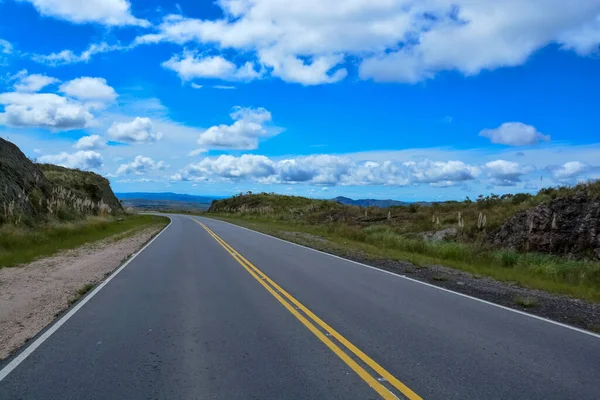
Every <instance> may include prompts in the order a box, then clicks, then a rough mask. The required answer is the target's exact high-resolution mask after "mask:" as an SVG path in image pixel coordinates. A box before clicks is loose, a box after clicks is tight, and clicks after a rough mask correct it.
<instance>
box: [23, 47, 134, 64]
mask: <svg viewBox="0 0 600 400" xmlns="http://www.w3.org/2000/svg"><path fill="white" fill-rule="evenodd" d="M128 48H129V47H125V46H121V45H118V44H113V45H111V44H108V43H106V42H102V43H92V44H91V45H90V46H89V47H88V48H87V49H86V50H84V51H82V52H81V53H80V54H77V53H75V52H74V51H72V50H62V51H59V52H58V53H50V54H47V55H42V54H34V55H32V56H31V59H32V60H33V61H35V62H38V63H42V64H48V65H51V66H57V65H66V64H75V63H81V62H89V61H90V60H91V59H92V57H93V56H94V55H96V54H101V53H108V52H110V51H117V50H126V49H128Z"/></svg>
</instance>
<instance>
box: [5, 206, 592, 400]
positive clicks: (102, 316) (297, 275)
mask: <svg viewBox="0 0 600 400" xmlns="http://www.w3.org/2000/svg"><path fill="white" fill-rule="evenodd" d="M171 218H172V223H171V225H170V226H169V227H168V228H167V229H166V230H165V231H163V232H162V233H161V235H160V236H158V237H157V238H156V240H154V241H153V242H152V243H151V244H150V245H149V246H148V247H147V248H146V249H145V250H143V251H142V252H140V253H139V255H137V257H135V258H134V259H133V260H132V261H131V262H130V263H129V264H128V265H127V266H126V267H125V268H123V269H122V270H120V272H118V273H117V274H115V275H113V276H112V279H111V280H110V281H109V282H108V283H106V285H105V286H103V287H102V288H101V289H99V290H96V291H94V292H92V293H91V294H90V295H88V297H86V298H85V299H84V300H83V303H80V304H79V305H78V306H77V307H76V309H75V310H73V311H72V312H71V313H69V314H67V316H66V317H63V318H62V319H60V320H59V322H58V323H57V325H58V326H59V327H58V328H57V325H54V326H53V327H51V328H50V329H49V330H48V331H46V333H45V334H44V335H41V336H39V337H38V338H37V339H35V340H32V343H33V344H32V347H31V348H28V349H26V350H25V352H24V353H22V354H21V355H20V356H19V357H17V358H16V359H13V360H12V361H11V360H8V361H10V363H9V362H5V363H4V364H2V365H0V368H3V369H2V370H1V371H0V379H1V381H0V399H44V400H48V399H128V400H135V399H381V398H384V399H393V398H409V399H419V398H424V399H445V400H447V399H461V400H464V399H478V400H479V399H503V400H505V399H528V400H531V399H544V400H548V399H598V398H600V379H599V378H600V338H599V337H598V336H594V335H591V334H586V333H583V332H581V331H577V330H575V329H569V328H567V327H564V326H560V325H557V324H553V323H550V322H548V321H545V320H540V319H537V318H534V317H531V316H528V315H523V314H520V313H517V312H513V311H509V310H506V309H504V308H501V307H497V306H494V305H490V304H487V303H485V302H481V301H477V300H474V299H472V298H468V297H465V296H462V295H458V294H455V293H451V292H448V291H444V290H440V289H438V288H434V287H431V286H428V285H425V284H422V283H418V282H415V281H412V280H408V279H405V278H402V277H398V276H395V275H393V274H390V273H387V272H384V271H380V270H376V269H373V268H369V267H366V266H363V265H360V264H357V263H354V262H351V261H346V260H343V259H340V258H337V257H334V256H330V255H326V254H323V253H320V252H317V251H314V250H310V249H306V248H303V247H300V246H297V245H294V244H291V243H287V242H284V241H281V240H278V239H275V238H271V237H268V236H266V235H262V234H259V233H256V232H252V231H249V230H246V229H243V228H240V227H236V226H234V225H231V224H227V223H224V222H220V221H215V220H210V219H206V218H200V217H197V218H195V219H192V218H189V217H186V216H172V217H171ZM32 348H35V349H34V350H33V351H32Z"/></svg>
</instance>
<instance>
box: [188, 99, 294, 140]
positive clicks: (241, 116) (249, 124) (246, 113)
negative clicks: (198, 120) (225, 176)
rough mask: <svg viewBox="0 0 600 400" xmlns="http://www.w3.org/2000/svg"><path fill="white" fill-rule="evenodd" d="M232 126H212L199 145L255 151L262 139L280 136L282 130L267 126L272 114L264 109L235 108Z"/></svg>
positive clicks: (203, 134)
mask: <svg viewBox="0 0 600 400" xmlns="http://www.w3.org/2000/svg"><path fill="white" fill-rule="evenodd" d="M230 116H231V118H232V119H233V120H234V121H235V122H234V123H233V124H232V125H217V126H212V127H210V128H208V129H207V130H205V131H204V132H202V133H201V134H200V137H199V138H198V141H197V142H198V144H199V145H200V146H201V147H203V148H207V149H236V150H254V149H256V148H258V143H259V141H260V140H261V139H266V138H269V137H272V136H275V135H277V134H279V133H280V132H281V131H282V130H281V129H280V128H276V127H271V126H267V125H266V124H267V123H268V122H270V121H271V120H272V116H271V113H270V112H269V111H267V110H266V109H264V108H242V107H235V108H234V110H233V112H232V113H231V114H230Z"/></svg>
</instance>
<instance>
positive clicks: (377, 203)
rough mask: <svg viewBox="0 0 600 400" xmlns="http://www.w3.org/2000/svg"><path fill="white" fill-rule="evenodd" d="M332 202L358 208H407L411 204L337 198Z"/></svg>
mask: <svg viewBox="0 0 600 400" xmlns="http://www.w3.org/2000/svg"><path fill="white" fill-rule="evenodd" d="M332 200H333V201H337V202H338V203H342V204H347V205H351V206H360V207H379V208H386V207H393V206H407V205H409V204H411V203H406V202H404V201H398V200H377V199H360V200H353V199H350V198H348V197H343V196H338V197H336V198H335V199H332Z"/></svg>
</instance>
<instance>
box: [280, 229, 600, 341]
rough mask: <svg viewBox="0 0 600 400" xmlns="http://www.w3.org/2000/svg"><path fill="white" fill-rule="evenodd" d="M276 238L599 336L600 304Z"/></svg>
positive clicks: (291, 235) (292, 237) (320, 241)
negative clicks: (575, 327) (585, 330)
mask: <svg viewBox="0 0 600 400" xmlns="http://www.w3.org/2000/svg"><path fill="white" fill-rule="evenodd" d="M271 234H273V233H272V232H271ZM276 236H279V237H281V238H282V239H285V240H289V241H291V242H294V243H298V244H301V245H304V246H307V247H311V248H314V249H317V250H321V251H325V252H327V253H331V254H335V255H338V256H340V257H343V258H346V259H349V260H353V261H357V262H361V263H363V264H367V265H371V266H373V267H377V268H381V269H384V270H387V271H390V272H394V273H396V274H399V275H404V276H406V277H409V278H412V279H416V280H419V281H423V282H427V283H430V284H432V285H435V286H439V287H443V288H446V289H449V290H452V291H455V292H459V293H463V294H467V295H470V296H473V297H477V298H479V299H483V300H487V301H490V302H492V303H496V304H500V305H503V306H506V307H510V308H514V309H517V310H521V311H525V312H528V313H530V314H534V315H538V316H540V317H544V318H548V319H551V320H554V321H558V322H562V323H565V324H569V325H573V326H577V327H580V328H583V329H587V330H589V331H593V332H596V333H600V303H591V302H587V301H584V300H580V299H575V298H571V297H569V296H564V295H557V294H552V293H548V292H544V291H541V290H536V289H529V288H525V287H521V286H518V285H516V284H511V283H509V282H501V281H497V280H495V279H492V278H488V277H482V276H478V275H474V274H471V273H469V272H464V271H460V270H457V269H453V268H449V267H445V266H443V265H422V266H418V265H414V264H412V263H410V262H407V261H399V260H386V259H373V258H371V257H368V256H367V255H366V254H364V253H362V252H359V251H353V250H351V249H348V248H345V247H342V246H339V245H338V244H336V243H333V242H331V241H329V240H327V239H325V238H323V237H320V236H316V235H311V234H307V233H299V232H279V234H278V235H276Z"/></svg>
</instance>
